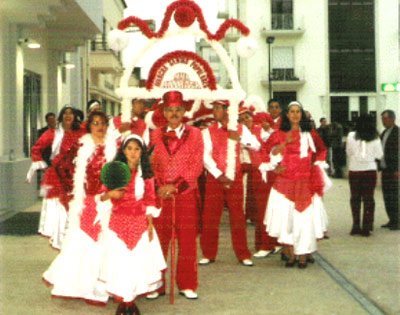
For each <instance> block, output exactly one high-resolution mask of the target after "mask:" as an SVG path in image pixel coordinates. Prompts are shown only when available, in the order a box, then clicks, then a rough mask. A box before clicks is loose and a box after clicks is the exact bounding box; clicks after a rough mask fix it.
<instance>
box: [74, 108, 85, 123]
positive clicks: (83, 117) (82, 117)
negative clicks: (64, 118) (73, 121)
mask: <svg viewBox="0 0 400 315" xmlns="http://www.w3.org/2000/svg"><path fill="white" fill-rule="evenodd" d="M76 116H78V120H79V122H81V123H82V121H84V120H85V114H84V113H83V111H81V110H80V109H76Z"/></svg>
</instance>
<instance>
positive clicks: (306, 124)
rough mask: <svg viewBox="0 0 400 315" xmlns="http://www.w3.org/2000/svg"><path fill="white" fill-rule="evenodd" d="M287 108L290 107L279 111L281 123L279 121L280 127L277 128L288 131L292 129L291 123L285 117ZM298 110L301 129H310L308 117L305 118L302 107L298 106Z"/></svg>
mask: <svg viewBox="0 0 400 315" xmlns="http://www.w3.org/2000/svg"><path fill="white" fill-rule="evenodd" d="M289 109H290V107H289V108H288V109H285V110H284V111H283V112H282V113H281V118H282V123H281V127H280V128H279V129H280V130H282V131H289V130H291V129H292V125H291V124H290V121H289V118H288V117H287V114H288V112H289ZM300 111H301V120H300V129H301V131H311V130H312V126H311V121H310V119H309V118H307V116H306V113H305V112H304V109H303V107H300Z"/></svg>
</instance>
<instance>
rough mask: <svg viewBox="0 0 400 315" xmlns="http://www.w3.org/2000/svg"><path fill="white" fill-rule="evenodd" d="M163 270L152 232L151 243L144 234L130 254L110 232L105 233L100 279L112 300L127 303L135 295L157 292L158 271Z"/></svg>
mask: <svg viewBox="0 0 400 315" xmlns="http://www.w3.org/2000/svg"><path fill="white" fill-rule="evenodd" d="M166 267H167V265H166V263H165V260H164V256H163V253H162V250H161V246H160V241H159V240H158V236H157V233H156V232H155V230H154V238H153V240H152V241H151V242H149V235H148V232H147V231H145V232H144V233H143V234H142V236H141V238H140V240H139V241H138V243H137V244H136V247H135V248H133V249H132V250H129V249H128V248H127V247H126V244H125V243H124V242H123V241H122V240H121V239H119V238H118V236H117V234H116V233H115V232H114V231H111V230H107V232H106V236H105V255H104V258H103V264H102V267H101V271H100V279H101V281H104V283H105V287H106V291H107V292H108V293H109V294H110V295H113V296H114V297H115V298H116V299H118V300H119V299H122V301H123V302H131V301H134V300H135V298H136V297H137V296H138V295H141V294H145V293H148V292H152V291H155V290H157V289H158V288H159V287H161V285H162V274H161V271H162V270H164V269H166Z"/></svg>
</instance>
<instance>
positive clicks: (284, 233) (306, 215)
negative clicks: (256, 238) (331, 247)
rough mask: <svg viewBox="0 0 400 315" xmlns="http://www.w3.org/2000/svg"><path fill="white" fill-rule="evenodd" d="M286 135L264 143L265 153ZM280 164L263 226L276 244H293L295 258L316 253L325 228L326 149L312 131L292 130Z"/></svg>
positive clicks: (274, 137)
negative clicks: (281, 170) (280, 167)
mask: <svg viewBox="0 0 400 315" xmlns="http://www.w3.org/2000/svg"><path fill="white" fill-rule="evenodd" d="M286 136H287V133H286V132H284V131H282V130H278V131H276V132H274V133H273V134H272V136H271V137H270V138H269V139H268V141H267V143H266V151H267V153H270V152H271V151H272V149H273V148H274V147H275V146H276V145H279V144H280V143H283V142H284V141H285V139H286ZM281 155H282V159H281V161H280V165H281V166H283V167H286V170H285V171H283V172H282V173H281V174H279V175H278V176H277V178H276V180H275V182H274V184H273V187H272V189H271V193H270V196H269V200H268V205H267V209H266V214H265V218H264V224H265V225H266V226H267V232H268V234H269V235H270V236H273V237H277V239H278V242H279V243H281V244H285V245H293V247H294V252H295V254H296V255H305V254H310V253H313V252H315V251H316V250H317V240H318V239H322V238H323V236H324V232H326V229H327V224H328V221H327V216H326V212H325V209H324V206H323V203H322V195H323V192H324V189H325V188H326V185H327V176H326V174H325V171H324V169H323V168H324V164H325V162H324V161H325V156H326V147H325V145H324V144H323V142H322V140H321V139H320V137H319V136H318V134H317V132H316V131H315V130H312V131H311V132H300V131H293V142H291V143H289V144H287V145H286V147H285V148H284V149H283V151H282V153H281Z"/></svg>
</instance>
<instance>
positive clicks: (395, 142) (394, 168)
mask: <svg viewBox="0 0 400 315" xmlns="http://www.w3.org/2000/svg"><path fill="white" fill-rule="evenodd" d="M381 117H382V124H383V126H384V127H385V130H384V131H383V133H382V135H381V140H382V146H383V158H382V160H381V163H380V167H381V170H382V191H383V198H384V201H385V208H386V212H387V215H388V217H389V222H388V223H387V224H384V225H382V227H384V228H389V229H390V230H399V229H400V226H399V127H398V126H397V125H396V124H395V120H396V115H395V113H394V111H392V110H385V111H383V112H382V114H381Z"/></svg>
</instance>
